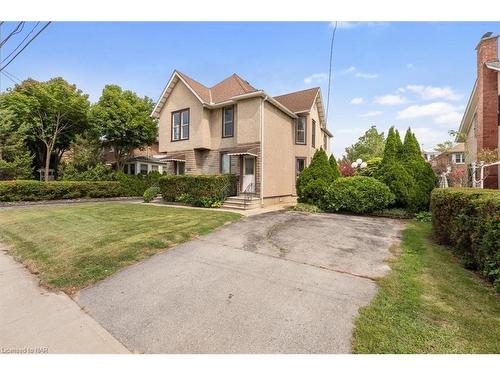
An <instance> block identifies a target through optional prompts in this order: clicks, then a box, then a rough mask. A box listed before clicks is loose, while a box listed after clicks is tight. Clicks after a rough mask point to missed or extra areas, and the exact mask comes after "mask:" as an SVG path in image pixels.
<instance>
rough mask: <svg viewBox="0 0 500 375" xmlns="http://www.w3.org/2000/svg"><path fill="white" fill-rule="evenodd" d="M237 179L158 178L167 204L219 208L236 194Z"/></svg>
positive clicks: (215, 177) (200, 177)
mask: <svg viewBox="0 0 500 375" xmlns="http://www.w3.org/2000/svg"><path fill="white" fill-rule="evenodd" d="M237 183H238V177H237V176H235V175H231V174H225V175H180V176H176V175H167V176H163V177H161V178H160V181H159V185H160V191H161V195H162V197H163V199H164V200H166V201H167V202H182V203H187V204H191V205H193V206H201V207H220V206H221V205H222V203H223V202H224V200H225V199H226V198H227V197H228V196H230V195H235V194H236V192H237Z"/></svg>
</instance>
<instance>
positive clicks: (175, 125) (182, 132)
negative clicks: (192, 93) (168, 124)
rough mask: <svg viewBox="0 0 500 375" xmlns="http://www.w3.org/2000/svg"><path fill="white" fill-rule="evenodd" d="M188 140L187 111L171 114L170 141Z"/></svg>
mask: <svg viewBox="0 0 500 375" xmlns="http://www.w3.org/2000/svg"><path fill="white" fill-rule="evenodd" d="M184 139H189V109H183V110H181V111H176V112H172V141H180V140H184Z"/></svg>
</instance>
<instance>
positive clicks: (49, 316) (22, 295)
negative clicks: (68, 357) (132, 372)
mask: <svg viewBox="0 0 500 375" xmlns="http://www.w3.org/2000/svg"><path fill="white" fill-rule="evenodd" d="M2 353H129V352H128V350H127V349H126V348H125V347H124V346H123V345H122V344H120V343H119V342H118V341H117V340H116V339H115V338H114V337H113V336H111V335H110V334H109V333H108V332H107V331H106V330H105V329H104V328H102V327H101V326H100V325H99V324H98V323H97V322H96V321H95V320H94V319H92V318H91V317H90V316H89V315H87V314H86V313H85V312H84V311H83V310H82V309H81V308H80V307H79V306H78V305H77V304H76V303H75V302H74V301H73V300H72V299H71V298H70V297H68V296H67V295H66V294H64V293H53V292H50V291H47V290H45V289H43V288H41V287H40V286H39V285H38V281H37V279H36V277H35V276H33V275H32V274H31V273H30V272H29V271H28V270H27V269H26V268H25V267H24V266H23V265H21V264H20V263H18V262H16V261H15V260H14V259H13V258H12V257H11V256H9V255H7V254H6V253H5V251H3V249H2V248H1V246H0V354H2Z"/></svg>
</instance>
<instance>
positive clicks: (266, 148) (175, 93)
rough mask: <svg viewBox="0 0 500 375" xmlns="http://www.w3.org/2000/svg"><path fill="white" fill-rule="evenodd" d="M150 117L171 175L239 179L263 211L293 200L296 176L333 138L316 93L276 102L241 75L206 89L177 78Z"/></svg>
mask: <svg viewBox="0 0 500 375" xmlns="http://www.w3.org/2000/svg"><path fill="white" fill-rule="evenodd" d="M152 116H154V117H157V118H159V152H160V153H164V154H166V158H165V159H164V160H166V162H167V163H168V164H169V169H168V170H169V172H172V173H177V174H183V173H186V174H213V173H232V174H235V175H237V176H239V186H238V193H239V195H241V194H243V193H244V195H245V196H248V195H249V194H252V195H254V198H253V199H254V201H253V202H252V203H253V204H254V205H261V206H264V205H268V204H274V203H279V202H288V201H293V200H294V199H295V196H296V192H295V180H296V177H297V175H298V173H300V172H301V171H302V170H303V169H304V168H305V167H306V166H307V165H308V164H309V162H310V160H311V158H312V156H313V155H314V152H315V151H316V150H317V149H318V148H320V147H323V148H324V149H325V150H326V151H327V152H328V150H329V144H330V138H331V137H332V135H331V133H330V132H329V131H328V129H327V124H326V118H325V111H324V107H323V101H322V98H321V91H320V89H319V88H318V87H315V88H311V89H307V90H302V91H297V92H293V93H289V94H286V95H280V96H276V97H272V96H270V95H268V94H267V93H266V92H265V91H263V90H258V89H256V88H254V87H253V86H252V85H250V84H249V83H248V82H247V81H245V80H244V79H242V78H241V77H239V76H238V75H236V74H233V75H231V76H230V77H228V78H226V79H224V80H223V81H221V82H219V83H217V84H216V85H214V86H212V87H207V86H205V85H203V84H201V83H199V82H197V81H195V80H194V79H192V78H190V77H188V76H187V75H185V74H183V73H181V72H179V71H174V72H173V74H172V76H171V77H170V79H169V81H168V83H167V85H166V87H165V89H164V90H163V92H162V94H161V96H160V98H159V99H158V102H157V104H156V106H155V108H154V110H153V112H152ZM237 202H238V200H237V199H232V200H229V203H233V204H237Z"/></svg>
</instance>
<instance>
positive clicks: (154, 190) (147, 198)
mask: <svg viewBox="0 0 500 375" xmlns="http://www.w3.org/2000/svg"><path fill="white" fill-rule="evenodd" d="M158 194H160V188H159V187H158V186H151V187H149V188H147V189H146V191H145V192H144V194H143V195H142V197H143V198H144V202H146V203H149V202H151V201H152V200H153V199H155V198H156V196H157V195H158Z"/></svg>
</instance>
